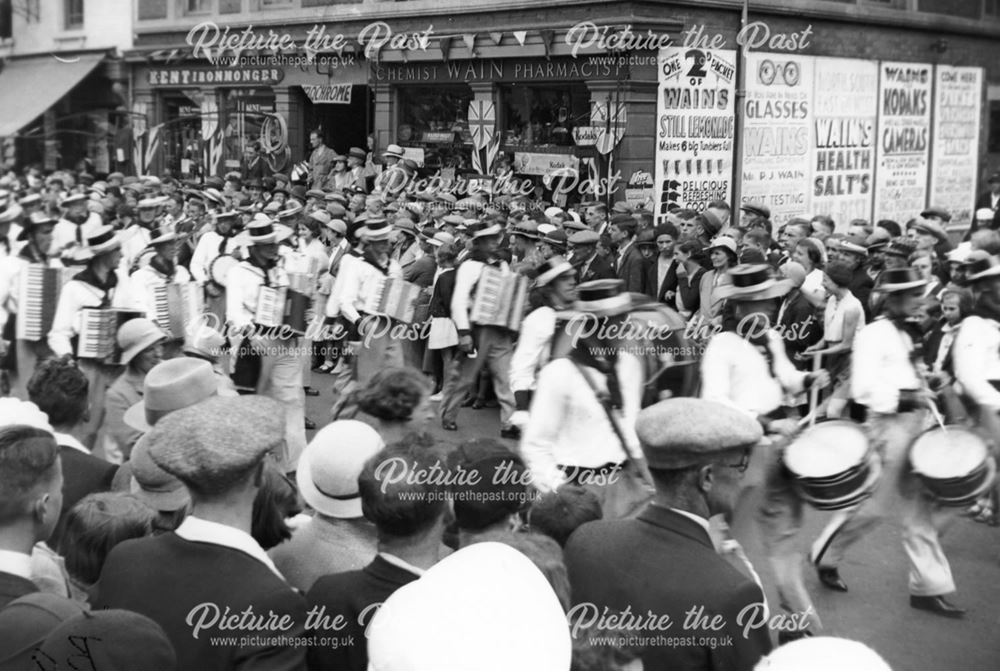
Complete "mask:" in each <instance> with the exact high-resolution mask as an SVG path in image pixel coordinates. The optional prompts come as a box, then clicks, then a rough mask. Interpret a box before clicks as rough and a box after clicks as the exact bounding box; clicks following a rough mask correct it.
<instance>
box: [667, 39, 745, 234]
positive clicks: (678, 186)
mask: <svg viewBox="0 0 1000 671" xmlns="http://www.w3.org/2000/svg"><path fill="white" fill-rule="evenodd" d="M657 65H658V68H659V75H658V80H659V87H658V90H657V94H656V113H657V126H656V127H657V131H656V170H655V177H656V204H657V205H656V210H655V212H656V218H657V223H663V222H664V221H665V220H666V214H667V211H668V208H669V206H670V205H677V206H679V207H683V208H691V209H694V210H698V211H701V210H704V209H705V207H707V205H708V203H710V202H711V201H713V200H716V199H721V200H725V201H729V200H730V198H731V194H732V171H733V154H734V150H735V147H734V144H733V141H734V136H733V131H734V129H735V114H734V111H735V101H736V96H735V84H736V52H735V51H732V50H728V49H727V50H711V49H685V48H681V47H668V48H666V49H661V50H660V52H659V55H658V58H657Z"/></svg>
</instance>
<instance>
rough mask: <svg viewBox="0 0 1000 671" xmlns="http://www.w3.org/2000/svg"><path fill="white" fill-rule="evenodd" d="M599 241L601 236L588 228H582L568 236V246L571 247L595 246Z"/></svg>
mask: <svg viewBox="0 0 1000 671" xmlns="http://www.w3.org/2000/svg"><path fill="white" fill-rule="evenodd" d="M600 241H601V236H599V235H598V234H597V233H596V232H595V231H592V230H590V229H589V228H584V229H583V230H582V231H577V232H576V233H574V234H573V235H571V236H569V244H571V245H596V244H597V243H598V242H600Z"/></svg>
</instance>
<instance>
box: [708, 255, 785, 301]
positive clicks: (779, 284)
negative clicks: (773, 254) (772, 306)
mask: <svg viewBox="0 0 1000 671" xmlns="http://www.w3.org/2000/svg"><path fill="white" fill-rule="evenodd" d="M728 275H729V279H730V281H731V284H720V285H719V286H718V287H716V288H715V291H714V292H713V295H714V296H716V297H718V298H728V299H730V300H734V301H764V300H768V299H771V298H779V297H781V296H784V295H785V294H787V293H788V292H789V291H791V290H792V289H794V288H795V283H794V282H793V281H792V280H789V279H780V280H779V279H775V277H774V275H773V274H772V271H771V266H769V265H767V264H766V263H759V264H750V263H745V264H741V265H738V266H736V267H735V268H732V269H730V270H729V273H728Z"/></svg>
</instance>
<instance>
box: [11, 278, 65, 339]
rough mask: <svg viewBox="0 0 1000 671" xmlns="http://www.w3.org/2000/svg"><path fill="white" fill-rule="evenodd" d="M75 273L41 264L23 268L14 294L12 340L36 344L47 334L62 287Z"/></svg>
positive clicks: (50, 327)
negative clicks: (14, 308)
mask: <svg viewBox="0 0 1000 671" xmlns="http://www.w3.org/2000/svg"><path fill="white" fill-rule="evenodd" d="M76 272H78V271H77V270H76V269H65V268H49V267H48V266H45V265H43V264H41V263H32V264H30V265H28V266H26V267H25V269H24V271H23V272H22V273H21V281H20V285H19V287H18V293H17V310H18V315H17V330H16V334H15V337H16V338H17V339H18V340H30V341H32V342H37V341H39V340H41V339H42V338H44V337H45V336H47V335H48V333H49V331H50V330H51V329H52V321H53V318H54V317H55V314H56V306H57V305H58V304H59V294H60V293H61V292H62V287H63V284H65V283H66V281H67V280H68V279H70V278H71V277H72V274H73V273H76Z"/></svg>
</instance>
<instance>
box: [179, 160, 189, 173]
mask: <svg viewBox="0 0 1000 671" xmlns="http://www.w3.org/2000/svg"><path fill="white" fill-rule="evenodd" d="M181 172H182V173H185V174H190V173H191V159H189V158H182V159H181Z"/></svg>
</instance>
